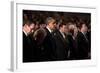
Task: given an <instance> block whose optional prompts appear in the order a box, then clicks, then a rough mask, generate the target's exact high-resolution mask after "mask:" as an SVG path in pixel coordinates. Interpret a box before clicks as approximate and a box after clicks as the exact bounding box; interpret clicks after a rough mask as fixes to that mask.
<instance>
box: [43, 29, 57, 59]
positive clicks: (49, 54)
mask: <svg viewBox="0 0 100 73" xmlns="http://www.w3.org/2000/svg"><path fill="white" fill-rule="evenodd" d="M45 31H46V33H47V35H46V37H45V39H44V41H43V51H42V55H43V56H42V60H43V61H49V60H54V59H55V48H56V47H55V40H54V37H53V35H52V34H51V33H50V32H49V31H48V29H47V28H45Z"/></svg>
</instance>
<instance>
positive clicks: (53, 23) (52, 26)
mask: <svg viewBox="0 0 100 73" xmlns="http://www.w3.org/2000/svg"><path fill="white" fill-rule="evenodd" d="M49 26H50V29H51V30H54V29H56V22H55V20H52V21H51V22H50V23H49Z"/></svg>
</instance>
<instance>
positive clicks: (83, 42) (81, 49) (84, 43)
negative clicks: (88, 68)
mask: <svg viewBox="0 0 100 73" xmlns="http://www.w3.org/2000/svg"><path fill="white" fill-rule="evenodd" d="M76 40H77V46H78V54H77V58H78V59H88V51H89V43H88V39H87V38H86V36H85V35H84V34H83V33H81V32H78V35H77V38H76Z"/></svg>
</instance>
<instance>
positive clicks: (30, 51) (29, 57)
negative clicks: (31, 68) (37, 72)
mask: <svg viewBox="0 0 100 73" xmlns="http://www.w3.org/2000/svg"><path fill="white" fill-rule="evenodd" d="M35 49H36V48H35V42H34V41H33V40H32V39H31V37H30V36H26V35H25V33H24V32H23V62H33V61H36V59H35V57H36V56H35Z"/></svg>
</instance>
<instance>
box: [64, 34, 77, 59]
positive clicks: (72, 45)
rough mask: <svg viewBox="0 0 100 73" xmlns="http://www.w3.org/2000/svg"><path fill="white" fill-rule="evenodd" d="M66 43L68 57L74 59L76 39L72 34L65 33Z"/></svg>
mask: <svg viewBox="0 0 100 73" xmlns="http://www.w3.org/2000/svg"><path fill="white" fill-rule="evenodd" d="M66 39H67V41H68V42H67V43H68V51H69V52H70V53H69V59H70V60H71V59H76V54H77V43H76V40H74V39H73V37H72V35H67V37H66Z"/></svg>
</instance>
